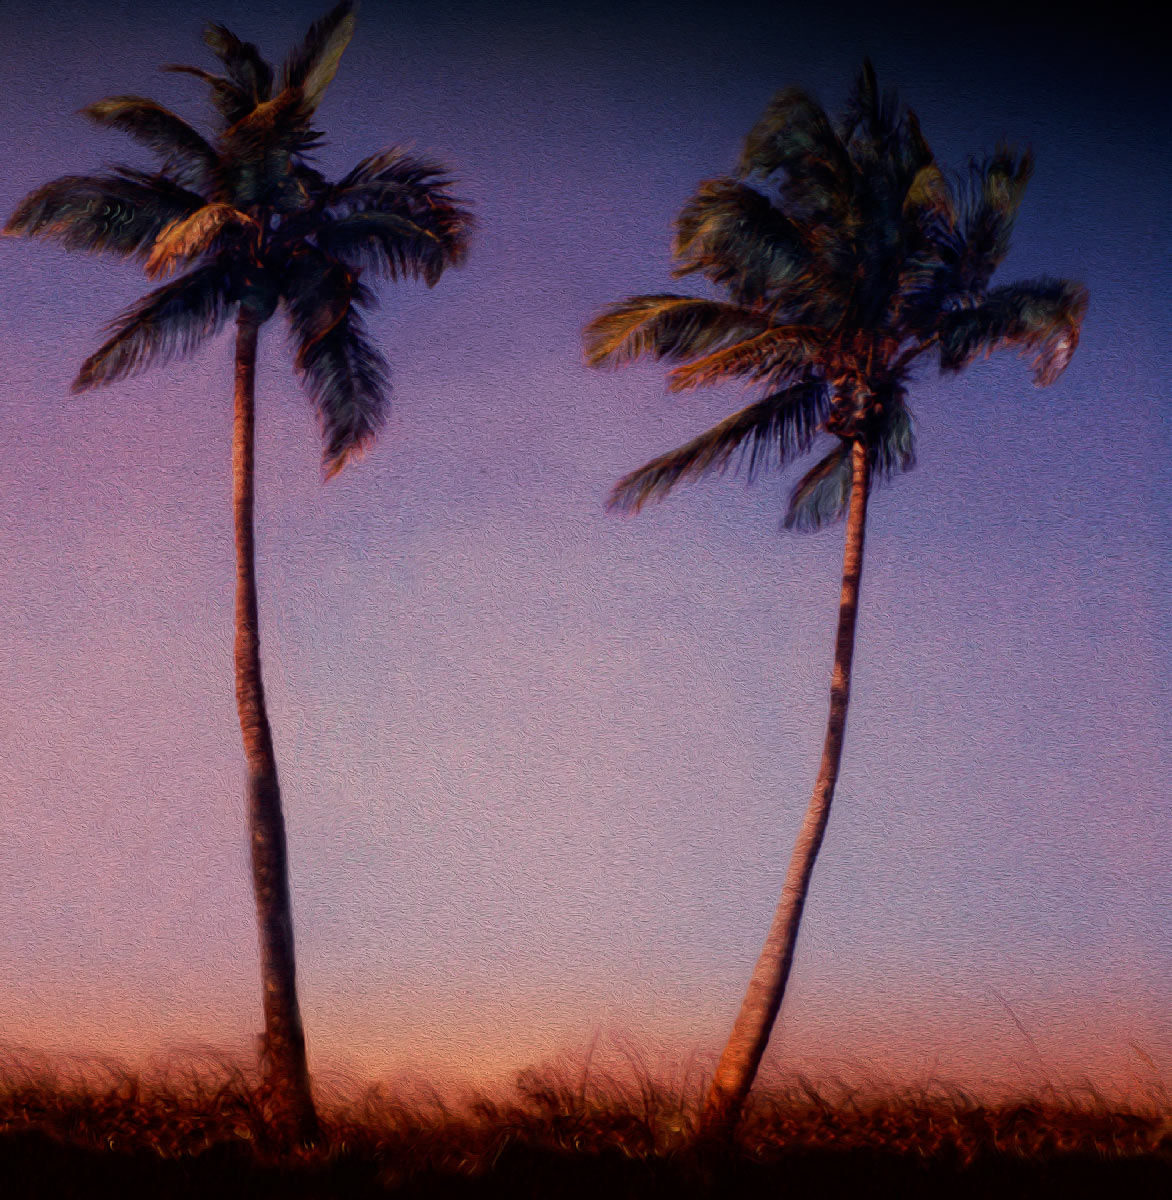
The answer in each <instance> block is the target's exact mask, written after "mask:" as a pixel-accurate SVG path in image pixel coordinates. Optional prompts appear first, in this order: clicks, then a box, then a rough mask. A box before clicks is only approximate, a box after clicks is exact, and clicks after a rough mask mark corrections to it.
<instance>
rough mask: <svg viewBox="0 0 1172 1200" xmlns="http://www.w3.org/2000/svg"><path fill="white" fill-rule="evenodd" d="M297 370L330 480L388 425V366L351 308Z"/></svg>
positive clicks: (311, 345)
mask: <svg viewBox="0 0 1172 1200" xmlns="http://www.w3.org/2000/svg"><path fill="white" fill-rule="evenodd" d="M296 366H297V370H298V372H299V373H300V375H301V377H302V380H303V382H304V384H305V387H306V389H307V390H308V391H309V394H310V396H311V397H312V398H313V401H314V404H315V406H316V408H317V413H318V419H319V422H320V425H321V434H322V442H323V447H322V466H323V468H324V470H325V477H326V479H332V478H333V477H334V476H335V475H336V474H337V473H338V472H339V471H340V470H342V468H343V467H344V466H346V464H347V463H348V462H350V461H352V460H353V459H354V458H356V457H358V456H359V455H361V454H362V453H363V452H364V451H365V450H366V449H367V447H368V446H369V445H370V443H371V442H372V441H373V440H374V438H375V437H376V436H377V434H378V431H379V430H380V429H381V428H382V426H383V424H384V423H385V421H386V417H387V407H388V398H387V394H388V375H389V370H388V367H387V362H386V359H385V358H383V356H382V354H380V353H379V351H378V348H377V347H376V346H375V344H374V343H373V342H372V341H371V340H370V338H369V337H368V336H367V333H366V330H365V325H364V322H363V320H362V317H361V316H360V315H359V313H358V312H357V311H356V310H355V309H354V308H353V307H352V306H351V307H350V308H348V309H347V311H346V312H345V313H344V314H343V316H342V317H341V318H340V319H339V320H338V321H337V322H335V324H334V325H333V327H332V328H331V329H330V330H329V331H328V332H327V333H325V334H324V335H323V336H321V337H319V338H317V339H316V340H313V341H310V342H307V343H305V344H304V345H303V346H302V348H301V350H300V351H299V352H298V355H297V360H296Z"/></svg>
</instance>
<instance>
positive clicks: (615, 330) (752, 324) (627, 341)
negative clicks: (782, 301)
mask: <svg viewBox="0 0 1172 1200" xmlns="http://www.w3.org/2000/svg"><path fill="white" fill-rule="evenodd" d="M767 326H768V319H767V318H766V317H764V316H762V315H760V314H758V313H754V312H751V311H750V310H748V309H745V308H741V307H739V306H738V305H734V304H722V303H720V302H718V301H715V300H698V299H696V298H695V297H693V296H673V295H653V296H632V297H630V298H629V299H628V300H624V301H622V302H621V303H619V304H615V305H612V306H611V307H610V308H609V309H607V310H606V311H605V312H604V313H602V314H601V315H599V316H597V317H595V318H594V320H593V321H591V322H590V324H589V325H587V326H586V328H585V330H584V331H583V339H584V341H585V345H586V361H587V362H588V363H589V364H590V366H592V367H598V366H619V365H620V364H622V363H627V362H633V361H634V360H635V359H636V358H639V357H641V356H643V355H651V356H652V357H653V358H666V359H669V360H679V359H686V358H692V357H695V356H696V355H700V354H706V353H708V352H709V351H710V350H713V349H715V348H716V347H718V346H726V345H728V344H729V343H730V342H734V341H735V342H740V341H743V340H744V339H746V338H749V337H753V336H754V335H756V334H758V333H760V332H761V331H762V330H763V329H765V328H766V327H767Z"/></svg>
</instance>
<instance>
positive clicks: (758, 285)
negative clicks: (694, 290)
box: [672, 177, 836, 317]
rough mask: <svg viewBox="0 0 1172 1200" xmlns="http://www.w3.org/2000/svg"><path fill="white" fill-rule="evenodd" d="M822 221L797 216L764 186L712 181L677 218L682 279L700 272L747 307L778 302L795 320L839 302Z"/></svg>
mask: <svg viewBox="0 0 1172 1200" xmlns="http://www.w3.org/2000/svg"><path fill="white" fill-rule="evenodd" d="M823 234H824V231H823V229H822V226H821V225H820V224H818V223H810V222H807V223H804V224H802V223H799V222H796V221H794V220H792V219H791V218H790V217H789V216H787V215H786V214H785V213H784V212H783V211H782V210H781V209H780V208H778V207H777V205H776V204H774V203H773V202H772V201H771V200H770V199H769V197H768V196H766V195H765V194H763V193H762V192H761V191H760V190H759V189H758V188H755V187H753V186H751V185H750V184H748V183H745V182H743V181H742V180H739V179H731V178H728V177H721V178H717V179H706V180H704V181H703V182H702V183H701V184H700V186H699V187H698V188H697V189H696V192H695V194H694V195H693V196H692V197H691V198H690V199H689V200H688V202H687V203H686V204H685V205H684V207H683V208H682V209H681V211H680V215H679V217H678V218H677V219H676V225H675V238H674V241H673V245H672V253H673V254H674V255H675V256H676V258H677V259H678V260H679V266H677V267H676V269H675V270H674V271H673V272H672V273H673V274H674V275H675V276H676V277H677V278H678V277H680V276H683V275H689V274H692V273H693V272H696V271H699V272H700V273H702V274H703V275H704V276H705V277H706V278H707V279H710V280H711V281H712V282H713V283H715V284H717V285H719V286H722V287H727V288H728V290H729V293H730V294H731V295H732V297H733V299H734V300H736V301H737V302H738V303H741V304H753V303H756V302H759V301H762V302H764V301H769V302H773V303H776V302H780V303H781V304H782V305H783V306H784V308H785V311H786V312H787V313H789V314H791V315H793V316H795V317H797V316H798V315H799V314H802V315H803V316H804V315H805V314H806V313H809V312H821V311H823V310H825V309H826V307H827V305H828V303H832V302H833V298H834V297H833V293H834V291H835V282H836V281H835V279H834V277H833V275H834V273H833V270H832V269H831V265H830V264H829V263H826V262H824V261H822V254H823V251H824V249H825V238H824V236H823Z"/></svg>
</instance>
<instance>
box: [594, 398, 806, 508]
mask: <svg viewBox="0 0 1172 1200" xmlns="http://www.w3.org/2000/svg"><path fill="white" fill-rule="evenodd" d="M826 407H827V393H826V388H825V387H824V386H823V385H821V384H818V383H806V384H799V385H798V386H796V387H792V388H787V389H786V390H785V391H782V392H777V393H775V394H774V395H771V396H766V397H765V399H763V400H759V401H758V402H757V403H756V404H750V405H749V406H748V408H743V409H742V410H741V411H740V412H738V413H734V414H733V415H732V416H731V417H727V418H725V420H723V421H721V422H720V424H719V425H715V426H713V428H711V429H710V430H708V431H707V432H706V433H702V434H701V435H700V436H699V437H698V438H694V439H693V440H692V441H690V442H688V444H687V445H686V446H681V447H680V448H679V449H678V450H673V451H672V452H671V453H670V454H664V455H661V456H660V457H659V458H655V459H652V460H651V462H649V463H647V464H645V465H644V466H642V467H640V468H639V469H638V470H637V471H632V472H631V473H630V474H629V475H625V476H624V477H623V478H622V479H620V480H619V482H618V483H617V484H615V486H614V488H613V490H612V491H611V494H610V498H609V500H608V501H607V507H608V508H612V509H620V510H622V511H625V512H638V511H639V509H640V508H642V507H643V505H644V504H647V503H648V502H649V501H652V500H658V499H661V498H662V497H664V496H666V495H667V494H668V492H670V491H671V489H672V488H673V487H675V485H676V484H677V483H678V482H679V481H680V480H681V479H686V478H695V477H697V476H699V475H703V474H705V473H706V472H708V471H713V470H715V471H721V472H723V471H724V470H725V469H726V468H727V467H728V464H729V462H730V461H731V459H732V456H733V454H734V453H736V452H737V451H738V450H740V452H741V461H743V460H744V459H745V458H746V457H747V458H748V479H749V481H750V482H752V480H753V477H754V475H755V474H756V472H757V471H758V470H759V469H762V468H763V467H765V466H768V465H770V464H771V463H773V464H776V465H777V466H784V465H785V464H786V463H787V462H789V461H790V460H791V459H792V458H793V457H794V456H795V455H798V454H802V453H805V451H806V450H808V449H809V448H810V445H811V443H812V441H813V438H814V434H815V433H816V432H817V428H818V425H819V422H821V421H822V420H823V419H824V417H825V416H826Z"/></svg>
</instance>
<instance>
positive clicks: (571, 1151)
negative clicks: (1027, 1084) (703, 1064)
mask: <svg viewBox="0 0 1172 1200" xmlns="http://www.w3.org/2000/svg"><path fill="white" fill-rule="evenodd" d="M587 1061H588V1062H589V1060H587ZM701 1082H702V1081H700V1080H690V1079H689V1078H688V1077H687V1076H685V1077H684V1078H683V1079H673V1080H668V1081H666V1082H665V1081H656V1080H655V1079H653V1078H652V1076H651V1074H650V1073H649V1072H648V1071H646V1070H645V1069H643V1068H641V1067H640V1066H639V1065H638V1063H637V1062H636V1063H635V1064H634V1065H633V1066H632V1069H631V1070H629V1071H627V1072H626V1073H625V1074H616V1073H612V1072H607V1071H602V1070H600V1069H597V1068H589V1067H583V1068H581V1069H578V1070H573V1069H570V1068H565V1067H563V1068H557V1067H548V1068H542V1069H537V1070H528V1071H523V1072H521V1073H520V1074H519V1075H518V1076H517V1077H516V1079H515V1081H514V1083H513V1086H512V1088H511V1089H510V1090H508V1091H501V1092H499V1093H491V1092H487V1091H482V1092H472V1091H468V1092H465V1093H463V1094H461V1095H459V1096H458V1097H451V1096H449V1097H444V1096H441V1095H440V1094H438V1093H428V1094H417V1095H413V1096H407V1095H394V1094H391V1093H390V1092H388V1091H387V1090H386V1089H384V1088H381V1087H372V1088H368V1089H366V1090H365V1091H362V1090H360V1089H357V1088H354V1089H351V1091H349V1092H346V1091H345V1090H344V1089H341V1088H338V1089H334V1090H333V1091H332V1092H330V1091H325V1090H323V1092H322V1094H321V1095H320V1096H319V1104H320V1108H321V1115H322V1119H323V1125H324V1128H325V1131H326V1134H327V1137H328V1145H326V1146H323V1147H320V1148H317V1149H314V1150H309V1151H298V1152H296V1153H294V1154H280V1153H278V1152H276V1151H275V1150H274V1149H273V1148H272V1147H271V1146H270V1145H269V1143H268V1141H267V1138H266V1131H265V1127H264V1123H263V1121H262V1119H261V1117H260V1101H259V1098H258V1089H257V1086H256V1080H255V1078H254V1077H253V1076H252V1075H251V1074H250V1073H249V1071H247V1070H244V1069H241V1068H239V1067H237V1066H234V1065H233V1064H232V1063H231V1062H229V1061H227V1060H224V1059H217V1058H213V1057H207V1058H204V1059H192V1060H190V1061H188V1062H186V1063H172V1064H171V1065H170V1066H169V1067H167V1068H166V1069H163V1070H156V1071H154V1072H136V1071H133V1070H131V1069H129V1068H128V1067H126V1066H124V1065H120V1064H118V1063H116V1062H97V1061H94V1060H87V1061H80V1060H79V1061H75V1062H73V1063H72V1065H70V1064H69V1063H65V1064H62V1063H61V1062H58V1063H55V1064H54V1063H50V1062H49V1061H48V1060H46V1059H33V1058H29V1057H20V1056H17V1055H15V1054H9V1055H8V1056H7V1057H5V1058H3V1059H0V1194H3V1195H4V1196H5V1197H6V1198H10V1200H18V1198H19V1200H23V1198H25V1197H28V1198H30V1200H31V1198H33V1197H35V1198H36V1200H54V1198H57V1197H61V1198H64V1197H105V1196H118V1197H135V1196H150V1197H161V1198H166V1200H170V1198H175V1200H185V1198H187V1197H211V1198H214V1200H234V1198H236V1197H240V1198H242V1200H243V1198H244V1197H248V1198H249V1200H264V1198H268V1197H272V1198H277V1197H280V1198H282V1200H285V1198H301V1197H304V1198H307V1200H308V1198H310V1197H313V1198H315V1200H316V1198H318V1197H320V1198H322V1200H326V1198H329V1200H350V1198H351V1197H354V1198H357V1197H362V1198H366V1197H370V1198H375V1197H388V1198H393V1200H407V1198H411V1200H415V1198H418V1200H424V1198H432V1197H434V1198H435V1200H446V1198H448V1197H459V1198H461V1200H464V1198H467V1200H478V1198H481V1197H484V1198H488V1197H505V1196H507V1197H522V1198H529V1197H532V1198H534V1200H536V1198H538V1197H567V1198H569V1197H583V1198H585V1197H590V1198H592V1200H593V1198H601V1200H625V1198H628V1197H629V1198H631V1200H642V1198H644V1197H657V1198H658V1197H662V1198H664V1200H667V1198H669V1197H670V1198H672V1200H677V1198H678V1200H689V1198H691V1197H726V1196H727V1197H787V1198H790V1197H805V1196H810V1197H813V1196H817V1197H819V1198H820V1200H825V1198H827V1197H830V1198H833V1197H835V1196H838V1195H858V1196H866V1197H874V1196H893V1197H894V1196H898V1197H901V1198H904V1197H921V1196H922V1197H947V1198H949V1200H951V1198H953V1197H957V1198H961V1197H996V1198H997V1200H1011V1198H1013V1197H1043V1196H1054V1197H1063V1198H1064V1200H1066V1198H1070V1197H1082V1196H1088V1197H1089V1196H1116V1195H1118V1196H1125V1197H1128V1198H1129V1200H1136V1198H1142V1197H1148V1196H1151V1197H1157V1196H1158V1197H1161V1198H1166V1197H1167V1196H1170V1195H1172V1104H1170V1103H1169V1098H1168V1095H1167V1093H1166V1092H1164V1091H1158V1092H1153V1094H1152V1095H1151V1096H1150V1098H1149V1101H1148V1102H1145V1103H1144V1104H1137V1105H1132V1106H1121V1105H1118V1104H1111V1103H1109V1102H1108V1101H1107V1100H1106V1099H1105V1098H1104V1097H1103V1096H1101V1095H1099V1094H1098V1093H1096V1092H1094V1090H1093V1089H1090V1088H1087V1089H1086V1090H1085V1091H1084V1092H1081V1093H1073V1092H1070V1091H1059V1090H1057V1089H1053V1088H1051V1089H1044V1090H1042V1091H1040V1092H1037V1093H1035V1094H1033V1095H1032V1096H1030V1097H1018V1098H1016V1099H1013V1100H1001V1101H997V1102H982V1101H980V1100H978V1099H976V1098H975V1097H973V1096H971V1095H969V1094H966V1093H964V1092H961V1091H958V1090H956V1089H945V1088H935V1089H933V1088H919V1089H903V1090H898V1091H893V1090H890V1089H888V1090H885V1091H880V1090H876V1089H870V1090H867V1089H851V1088H847V1087H845V1086H841V1085H840V1086H838V1087H837V1088H823V1089H821V1090H820V1089H818V1088H816V1087H814V1086H813V1085H811V1084H810V1083H808V1082H804V1081H802V1080H797V1081H794V1082H792V1083H790V1084H788V1085H780V1084H777V1085H773V1086H763V1087H760V1088H759V1089H756V1090H755V1091H754V1094H753V1097H752V1099H751V1104H750V1107H749V1110H748V1111H747V1113H746V1116H745V1119H744V1121H743V1122H742V1125H741V1127H740V1130H739V1133H738V1136H737V1139H736V1143H735V1145H734V1146H733V1147H732V1148H731V1150H730V1151H728V1152H727V1153H721V1154H716V1153H714V1152H705V1151H702V1150H700V1149H698V1148H697V1147H695V1146H694V1145H693V1144H692V1139H691V1134H692V1131H693V1129H694V1126H695V1117H696V1112H697V1107H698V1101H699V1099H700V1096H701V1090H700V1087H699V1084H700V1083H701Z"/></svg>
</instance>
